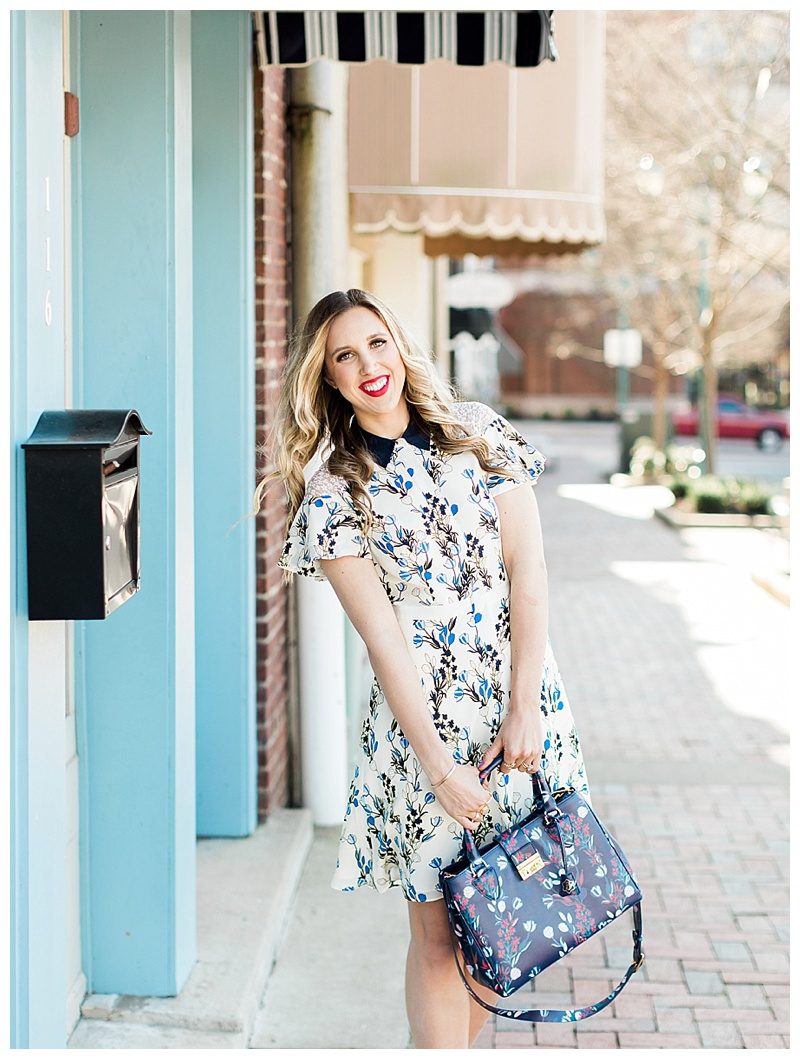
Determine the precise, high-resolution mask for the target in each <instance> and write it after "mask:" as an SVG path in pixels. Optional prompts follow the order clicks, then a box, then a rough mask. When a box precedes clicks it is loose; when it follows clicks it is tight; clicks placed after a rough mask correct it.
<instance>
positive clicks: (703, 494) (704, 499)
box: [691, 474, 729, 515]
mask: <svg viewBox="0 0 800 1059" xmlns="http://www.w3.org/2000/svg"><path fill="white" fill-rule="evenodd" d="M691 496H692V499H693V500H694V505H695V509H696V510H697V511H698V512H700V513H702V514H709V515H714V514H722V513H724V512H725V511H727V510H729V509H728V490H727V489H726V487H725V485H724V484H723V483H722V482H721V481H720V479H719V478H717V477H715V476H714V475H712V474H704V475H702V476H701V477H700V478H698V479H697V480H696V481H695V482H694V484H693V486H692V489H691Z"/></svg>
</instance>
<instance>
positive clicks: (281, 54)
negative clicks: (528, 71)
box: [254, 11, 558, 69]
mask: <svg viewBox="0 0 800 1059" xmlns="http://www.w3.org/2000/svg"><path fill="white" fill-rule="evenodd" d="M254 14H255V29H256V41H257V49H258V64H259V67H261V68H262V69H266V68H267V67H269V66H305V65H306V64H307V63H311V62H314V61H315V60H316V59H320V58H327V59H333V60H338V61H339V62H348V63H365V62H370V60H372V59H387V60H389V61H390V62H395V63H412V64H422V63H428V62H432V61H433V60H434V59H447V60H449V61H450V62H452V63H455V64H456V65H458V66H486V65H488V64H489V63H493V62H502V63H505V64H506V65H508V66H519V67H528V66H538V65H539V63H541V62H543V61H544V60H545V59H550V60H552V61H555V60H556V59H557V58H558V53H557V52H556V46H555V40H554V38H553V12H552V11H257V12H255V13H254Z"/></svg>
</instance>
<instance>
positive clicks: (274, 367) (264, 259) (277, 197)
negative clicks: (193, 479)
mask: <svg viewBox="0 0 800 1059" xmlns="http://www.w3.org/2000/svg"><path fill="white" fill-rule="evenodd" d="M253 77H254V84H253V90H254V97H255V98H254V120H255V235H256V248H255V255H256V378H255V386H256V442H257V443H258V444H260V443H262V442H263V440H264V433H265V429H266V426H267V424H268V423H269V422H270V418H271V415H272V412H273V409H274V408H275V405H276V402H277V398H278V391H279V387H280V375H281V371H282V369H283V365H284V363H285V359H286V335H287V332H288V330H289V327H290V326H291V319H290V315H291V301H290V289H289V276H290V261H289V259H288V249H287V223H286V222H287V211H288V210H289V208H290V194H289V188H288V171H287V166H288V160H289V149H288V141H287V132H286V125H285V118H284V112H285V105H286V80H285V78H286V75H285V73H284V71H283V70H280V69H279V70H269V71H266V72H262V71H260V70H258V68H257V65H256V64H255V63H254V73H253ZM263 469H264V468H263V467H262V468H260V470H263ZM285 519H286V503H285V494H284V491H283V489H282V487H281V486H280V485H273V486H272V487H271V488H270V490H269V492H268V494H267V498H266V501H265V504H264V507H263V508H262V511H261V513H260V515H259V517H258V521H257V524H256V577H257V582H258V584H257V617H256V639H257V646H256V658H257V667H258V673H257V681H258V721H257V723H258V809H259V820H260V821H263V820H264V819H265V818H266V815H267V814H268V813H269V812H270V811H271V810H272V809H274V808H277V807H278V806H284V805H287V804H289V801H290V797H291V795H290V779H291V771H290V752H291V739H290V720H289V715H290V700H291V695H290V689H289V642H290V635H289V629H290V618H291V615H290V607H289V603H290V601H289V590H288V589H287V588H286V587H285V586H284V585H283V584H282V581H281V571H280V570H279V569H278V567H277V566H276V563H277V561H278V559H279V557H280V552H281V546H282V544H283V527H284V523H285Z"/></svg>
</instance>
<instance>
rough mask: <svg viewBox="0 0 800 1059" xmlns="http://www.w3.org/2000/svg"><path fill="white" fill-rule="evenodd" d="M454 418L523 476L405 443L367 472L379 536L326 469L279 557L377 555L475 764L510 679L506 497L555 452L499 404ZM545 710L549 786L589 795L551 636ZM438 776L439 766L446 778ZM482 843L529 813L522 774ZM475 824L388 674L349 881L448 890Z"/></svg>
mask: <svg viewBox="0 0 800 1059" xmlns="http://www.w3.org/2000/svg"><path fill="white" fill-rule="evenodd" d="M454 408H455V412H456V415H457V416H458V417H459V418H460V419H461V421H462V422H463V423H464V424H465V426H467V427H468V429H469V430H470V432H472V433H476V434H481V435H482V436H483V437H485V438H486V440H487V441H488V442H489V445H490V447H491V448H492V450H493V453H494V455H495V457H496V459H495V461H494V462H502V463H503V464H505V465H507V466H508V467H509V468H515V469H517V470H522V471H524V472H525V473H526V474H527V478H526V479H525V480H524V481H521V482H520V481H517V480H516V479H514V478H512V477H510V476H507V475H502V474H495V473H493V474H486V472H484V471H483V469H482V468H481V466H480V464H479V463H478V460H477V458H476V457H475V456H474V454H473V453H471V452H468V453H457V454H451V453H440V452H439V451H438V449H437V446H436V444H435V442H433V441H432V440H430V439H428V440H429V446H428V447H422V446H421V445H418V444H416V443H413V442H412V441H410V440H408V439H407V438H405V437H403V438H398V439H397V440H396V441H395V444H394V448H393V450H392V453H391V456H390V457H389V461H388V464H387V465H386V467H383V466H381V465H379V464H378V463H376V465H375V469H374V472H373V475H372V478H371V480H370V482H369V486H368V491H369V494H370V498H371V502H372V507H373V511H374V525H373V528H372V531H371V533H370V534H369V537H368V539H365V538H364V535H363V534H362V533H361V532H360V530H359V523H358V518H357V512H356V510H355V507H354V505H353V502H352V499H351V497H350V494H349V491H348V489H347V486H346V483H345V481H344V479H341V478H339V477H337V476H335V475H332V474H330V473H329V472H328V470H327V468H326V467H325V466H323V467H322V468H320V469H319V470H318V471H317V472H316V473H315V474H314V475H312V476H311V478H310V479H309V481H308V482H307V484H306V494H305V496H304V499H303V502H302V504H301V506H300V508H299V509H298V511H297V514H296V515H295V518H294V520H293V522H292V525H291V527H290V531H289V534H288V536H287V539H286V541H285V544H284V547H283V551H282V554H281V558H280V560H279V564H278V565H279V566H281V567H282V568H284V569H287V570H293V571H294V572H295V573H300V574H304V575H305V576H308V577H312V578H314V579H316V580H325V575H324V574H323V573H322V571H321V569H320V567H319V560H320V559H327V558H335V557H338V556H343V555H358V556H362V557H369V558H370V559H371V560H372V562H373V563H374V565H375V568H376V570H377V572H378V576H379V577H380V580H381V584H382V586H383V588H384V590H385V592H386V594H387V596H388V598H389V600H390V602H391V603H392V606H393V608H394V612H395V614H396V616H397V621H398V623H399V626H400V628H401V630H402V631H403V633H404V636H405V639H406V641H407V643H408V646H409V650H410V654H411V656H412V658H413V660H414V664H415V666H416V668H417V671H418V673H419V679H420V689H421V693H422V698H423V701H424V702H425V704H426V706H427V708H428V710H429V711H430V714H431V717H432V719H433V723H434V725H435V726H436V729H437V731H438V733H439V736H440V737H441V739H442V741H443V742H444V743H445V744H446V746H447V747H448V749H449V750H450V752H451V754H452V756H453V760H454V761H456V762H458V763H465V762H469V763H471V764H476V763H477V762H478V760H479V758H480V757H481V755H482V754H483V752H484V751H485V750H486V749H487V747H488V746H489V744H490V743H491V742H492V740H493V739H494V737H495V735H496V734H497V731H498V729H499V727H500V724H501V722H502V720H503V718H504V716H505V713H506V710H507V708H508V700H509V694H510V687H511V629H510V611H509V587H510V586H509V580H508V576H507V573H506V568H505V564H504V562H503V557H502V550H501V539H500V522H499V515H498V510H497V507H496V505H495V502H494V500H495V497H497V496H499V495H500V494H501V493H503V492H505V491H506V490H507V489H512V488H514V487H515V486H518V485H520V486H521V485H524V484H525V481H528V482H530V483H534V482H536V480H537V479H538V477H539V475H540V474H541V473H542V471H543V470H544V466H545V456H544V455H543V454H542V453H541V452H540V451H539V450H538V449H537V448H535V447H534V446H533V445H531V444H530V443H529V442H527V441H526V440H525V438H524V437H523V436H522V435H521V434H520V433H519V432H518V431H517V430H516V429H515V428H514V427H513V426H512V425H511V424H510V423H509V422H508V421H507V420H506V419H505V418H504V417H503V416H502V415H500V414H499V413H497V412H495V411H494V410H493V409H492V408H490V407H489V406H488V405H485V404H483V403H481V402H476V401H470V402H458V403H456V404H455V406H454ZM539 706H540V709H541V712H542V717H543V720H544V726H545V736H546V738H545V753H544V771H545V775H546V776H547V779H548V780H549V782H550V785H551V787H552V788H553V789H555V788H557V787H565V786H574V787H575V788H576V790H579V791H580V792H581V793H582V794H583V795H584V797H585V798H586V799H587V801H589V802H590V804H591V801H590V796H589V787H588V783H587V780H586V772H585V766H584V762H583V756H582V752H581V746H580V741H579V738H578V732H577V729H576V727H575V724H574V721H573V717H572V712H571V710H570V706H569V702H568V699H567V695H566V692H565V690H564V687H563V684H562V681H561V676H560V674H559V671H558V666H557V663H556V659H555V657H554V655H553V650H552V646H551V644H550V640H549V637H548V640H547V650H546V655H545V662H544V668H543V673H542V684H541V689H540V694H539ZM436 778H438V777H434V779H436ZM489 791H490V793H491V803H490V806H489V808H488V810H487V812H486V813H485V814H484V817H483V821H482V823H481V825H480V827H479V829H478V830H477V831H476V832H474V837H475V840H476V842H477V843H478V845H481V844H482V843H485V842H486V841H488V840H489V839H490V838H492V837H494V836H495V835H499V834H501V833H502V832H503V831H505V830H506V829H507V828H508V827H509V825H510V824H512V823H517V822H518V821H519V820H521V819H523V818H524V817H525V816H527V815H528V814H529V813H530V812H531V811H532V810H533V802H532V784H531V779H530V777H528V776H526V775H525V774H524V773H521V772H517V771H512V772H510V773H509V774H508V775H504V774H503V773H501V772H499V770H497V769H496V770H495V771H494V772H493V773H492V775H491V777H490V780H489ZM462 835H463V831H462V829H461V827H460V826H459V825H458V824H457V823H456V821H454V820H453V819H452V818H451V817H450V816H448V815H447V814H446V813H445V811H444V810H443V809H442V807H441V805H440V804H439V802H438V799H437V797H436V792H435V791H433V790H431V786H430V782H429V779H428V777H427V776H426V774H425V772H424V771H423V769H422V767H421V765H420V763H419V761H418V760H417V757H416V755H415V754H414V751H413V750H412V748H411V746H410V745H409V742H408V740H407V739H406V738H405V736H404V735H403V732H402V730H401V729H400V727H399V725H398V723H397V721H396V719H395V718H394V715H393V714H392V712H391V710H390V709H389V705H388V703H387V701H386V698H385V696H384V692H383V689H382V688H381V687H380V685H379V683H378V681H377V679H375V680H373V683H372V687H371V691H370V697H369V703H368V706H367V709H366V713H365V716H364V719H363V722H362V725H361V733H360V741H359V746H358V750H357V763H356V767H355V771H354V775H353V777H352V782H351V785H350V791H349V798H348V804H347V810H346V814H345V819H344V823H343V827H342V833H341V838H340V843H339V855H338V858H337V863H336V870H335V872H334V875H333V879H332V882H331V885H332V886H333V887H334V888H335V889H339V890H345V891H349V890H355V889H357V888H358V887H360V886H366V885H369V886H372V887H374V888H375V889H377V890H378V891H380V892H384V891H386V890H388V889H389V888H390V887H392V886H401V887H402V889H403V892H404V894H405V896H406V897H407V898H408V899H409V900H414V901H426V900H435V899H437V898H441V896H442V894H441V888H440V886H439V882H438V873H439V870H440V869H441V868H442V867H443V866H445V865H447V864H449V863H450V862H451V861H452V860H453V859H454V858H455V857H456V856H458V855H459V854H460V850H461V841H462Z"/></svg>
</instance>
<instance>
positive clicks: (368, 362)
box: [361, 349, 378, 378]
mask: <svg viewBox="0 0 800 1059" xmlns="http://www.w3.org/2000/svg"><path fill="white" fill-rule="evenodd" d="M377 363H378V357H377V355H376V350H374V349H370V350H369V351H368V352H366V353H362V354H361V374H362V375H363V376H365V378H369V377H370V376H371V375H374V374H375V367H376V365H377Z"/></svg>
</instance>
